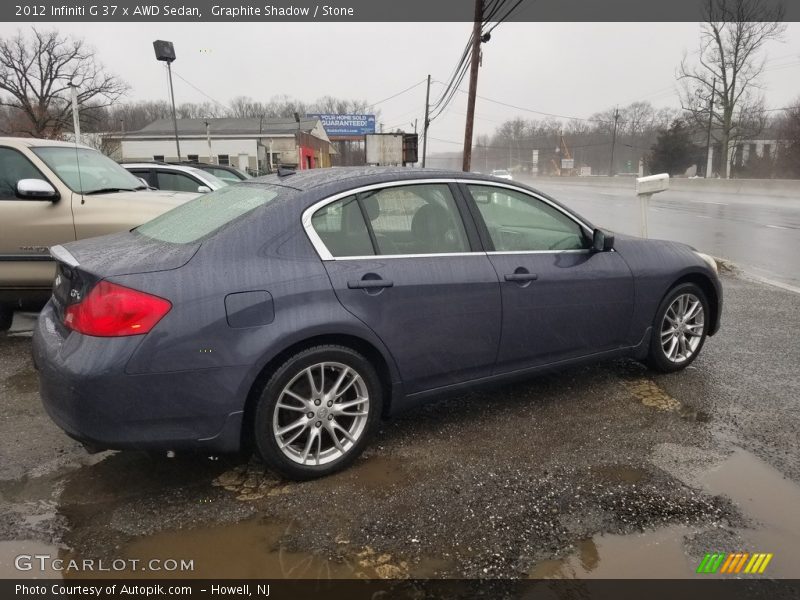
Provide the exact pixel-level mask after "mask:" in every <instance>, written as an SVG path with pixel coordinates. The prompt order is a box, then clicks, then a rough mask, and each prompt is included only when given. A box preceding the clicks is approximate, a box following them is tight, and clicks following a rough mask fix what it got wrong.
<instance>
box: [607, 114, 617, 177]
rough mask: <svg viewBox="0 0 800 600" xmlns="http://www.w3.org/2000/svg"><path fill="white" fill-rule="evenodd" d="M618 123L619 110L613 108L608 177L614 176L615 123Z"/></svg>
mask: <svg viewBox="0 0 800 600" xmlns="http://www.w3.org/2000/svg"><path fill="white" fill-rule="evenodd" d="M618 121H619V110H617V107H614V134H613V135H612V136H611V163H610V164H609V165H608V176H609V177H613V176H614V147H615V146H616V145H617V122H618Z"/></svg>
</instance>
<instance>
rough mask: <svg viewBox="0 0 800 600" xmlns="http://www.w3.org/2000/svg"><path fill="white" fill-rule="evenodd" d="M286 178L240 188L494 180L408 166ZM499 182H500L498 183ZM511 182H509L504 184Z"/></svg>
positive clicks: (253, 181)
mask: <svg viewBox="0 0 800 600" xmlns="http://www.w3.org/2000/svg"><path fill="white" fill-rule="evenodd" d="M289 173H291V174H287V175H283V176H281V175H278V174H274V173H273V174H271V175H264V176H263V177H255V178H253V179H246V180H244V181H242V182H240V183H239V184H237V185H242V184H244V185H253V184H259V183H267V184H271V185H279V186H282V187H288V188H293V189H296V190H300V191H307V190H312V189H314V188H317V187H321V186H331V185H336V184H345V183H346V184H347V187H358V186H360V185H370V184H372V183H384V182H386V181H397V180H398V179H400V180H404V181H406V180H407V181H413V180H414V179H455V178H457V179H475V180H481V181H491V180H492V179H494V178H493V177H491V176H490V175H481V174H476V173H467V172H464V171H451V170H447V169H416V168H413V169H412V168H407V167H334V168H329V169H307V170H303V171H295V172H291V171H290V172H289ZM497 181H500V180H497ZM505 183H508V182H505Z"/></svg>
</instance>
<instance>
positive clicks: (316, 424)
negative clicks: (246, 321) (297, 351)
mask: <svg viewBox="0 0 800 600" xmlns="http://www.w3.org/2000/svg"><path fill="white" fill-rule="evenodd" d="M368 418H369V391H368V389H367V385H366V383H365V382H364V378H363V377H362V376H361V375H360V374H359V373H358V372H357V371H356V370H355V369H353V368H352V367H349V366H347V365H345V364H342V363H338V362H321V363H317V364H314V365H311V366H310V367H306V368H304V369H303V370H301V371H300V372H299V373H297V374H296V375H295V376H294V377H293V378H292V379H291V380H290V381H289V383H287V384H286V386H285V387H284V388H283V391H281V393H280V396H279V397H278V402H277V403H276V404H275V410H274V412H273V416H272V434H273V435H274V437H275V441H276V442H277V444H278V448H280V450H281V452H283V454H284V455H285V456H286V457H287V458H289V459H290V460H292V461H293V462H295V463H298V464H301V465H308V466H314V465H324V464H328V463H331V462H333V461H336V460H338V459H340V458H341V457H343V456H344V455H345V454H347V453H348V452H349V451H350V450H351V449H352V448H353V446H355V444H356V443H357V442H358V440H359V438H360V437H361V435H362V434H363V433H364V430H365V428H366V425H367V420H368Z"/></svg>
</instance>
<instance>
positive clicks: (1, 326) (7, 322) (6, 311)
mask: <svg viewBox="0 0 800 600" xmlns="http://www.w3.org/2000/svg"><path fill="white" fill-rule="evenodd" d="M13 321H14V311H13V310H12V309H11V307H9V306H4V305H2V304H0V332H2V331H8V330H9V329H11V323H12V322H13Z"/></svg>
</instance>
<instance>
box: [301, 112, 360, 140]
mask: <svg viewBox="0 0 800 600" xmlns="http://www.w3.org/2000/svg"><path fill="white" fill-rule="evenodd" d="M306 116H307V117H310V118H312V119H319V120H320V121H322V126H323V127H324V128H325V133H327V134H328V137H337V136H358V135H367V134H370V133H375V115H332V114H308V115H306Z"/></svg>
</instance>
